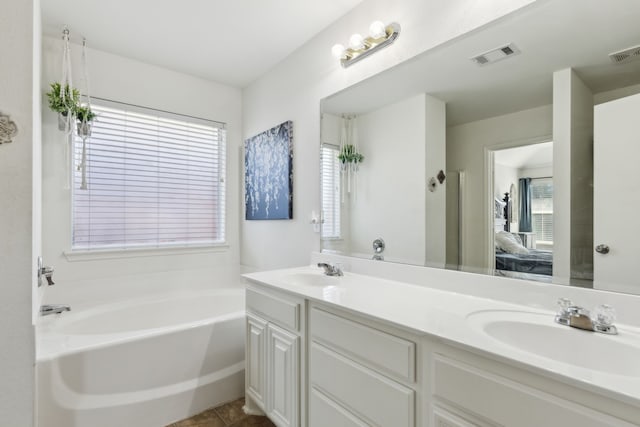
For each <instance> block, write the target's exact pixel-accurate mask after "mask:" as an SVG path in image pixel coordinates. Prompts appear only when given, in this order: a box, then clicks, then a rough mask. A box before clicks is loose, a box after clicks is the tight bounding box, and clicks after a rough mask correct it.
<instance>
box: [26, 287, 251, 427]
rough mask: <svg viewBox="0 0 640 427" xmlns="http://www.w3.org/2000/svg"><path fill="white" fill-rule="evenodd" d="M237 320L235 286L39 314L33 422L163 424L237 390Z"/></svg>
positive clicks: (240, 319) (68, 426) (82, 426)
mask: <svg viewBox="0 0 640 427" xmlns="http://www.w3.org/2000/svg"><path fill="white" fill-rule="evenodd" d="M244 322H245V320H244V291H243V290H241V289H218V290H214V291H190V292H186V291H185V292H180V293H170V294H166V295H162V296H156V297H153V298H149V297H148V298H139V299H135V300H129V301H119V302H113V303H108V304H100V305H96V306H93V307H82V306H81V307H80V308H79V309H76V307H72V311H71V312H65V313H62V314H61V315H51V316H47V317H44V318H41V319H40V323H39V324H38V325H37V328H36V330H37V333H36V337H37V345H36V353H37V371H36V372H37V374H36V375H37V389H38V392H37V407H38V415H37V418H38V427H102V426H104V427H107V426H108V427H113V426H122V427H129V426H131V427H134V426H135V427H162V426H165V425H167V424H170V423H172V422H174V421H177V420H180V419H183V418H187V417H189V416H191V415H193V414H195V413H197V412H200V411H202V410H204V409H206V408H209V407H211V406H214V405H216V404H219V403H222V402H226V401H229V400H233V399H235V398H238V397H240V396H242V395H243V394H244V328H245V326H244V324H245V323H244Z"/></svg>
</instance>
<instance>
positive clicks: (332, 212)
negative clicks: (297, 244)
mask: <svg viewBox="0 0 640 427" xmlns="http://www.w3.org/2000/svg"><path fill="white" fill-rule="evenodd" d="M321 150H322V151H321V153H320V162H321V168H320V169H321V173H322V219H323V222H322V238H323V239H338V238H340V162H339V161H338V151H339V148H338V147H337V146H335V145H330V144H322V148H321Z"/></svg>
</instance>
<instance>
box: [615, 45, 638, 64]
mask: <svg viewBox="0 0 640 427" xmlns="http://www.w3.org/2000/svg"><path fill="white" fill-rule="evenodd" d="M609 58H611V62H613V63H614V64H626V63H627V62H631V61H637V60H638V59H640V46H634V47H630V48H629V49H625V50H621V51H619V52H614V53H610V54H609Z"/></svg>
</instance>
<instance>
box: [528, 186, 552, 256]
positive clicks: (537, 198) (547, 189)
mask: <svg viewBox="0 0 640 427" xmlns="http://www.w3.org/2000/svg"><path fill="white" fill-rule="evenodd" d="M531 223H532V224H531V226H532V229H533V232H534V233H535V234H536V242H537V243H539V244H543V245H552V244H553V179H552V178H533V179H531Z"/></svg>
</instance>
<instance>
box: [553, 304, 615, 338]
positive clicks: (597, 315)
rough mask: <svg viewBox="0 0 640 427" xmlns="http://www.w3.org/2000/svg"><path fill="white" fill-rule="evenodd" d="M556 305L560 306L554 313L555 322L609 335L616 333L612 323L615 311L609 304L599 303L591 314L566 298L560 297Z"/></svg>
mask: <svg viewBox="0 0 640 427" xmlns="http://www.w3.org/2000/svg"><path fill="white" fill-rule="evenodd" d="M558 305H559V306H560V311H558V314H556V317H555V321H556V323H559V324H561V325H566V326H571V327H572V328H578V329H583V330H585V331H593V332H600V333H603V334H609V335H617V334H618V329H617V328H616V327H615V326H614V325H613V322H614V321H615V318H616V312H615V310H614V309H613V307H611V306H610V305H607V304H602V305H599V306H598V307H596V309H595V310H594V313H593V314H591V313H590V312H589V310H587V309H585V308H583V307H580V306H577V305H574V304H573V302H571V300H570V299H568V298H560V299H559V300H558Z"/></svg>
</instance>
